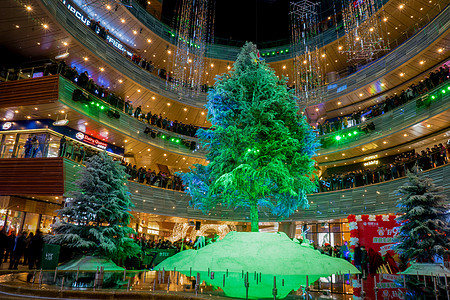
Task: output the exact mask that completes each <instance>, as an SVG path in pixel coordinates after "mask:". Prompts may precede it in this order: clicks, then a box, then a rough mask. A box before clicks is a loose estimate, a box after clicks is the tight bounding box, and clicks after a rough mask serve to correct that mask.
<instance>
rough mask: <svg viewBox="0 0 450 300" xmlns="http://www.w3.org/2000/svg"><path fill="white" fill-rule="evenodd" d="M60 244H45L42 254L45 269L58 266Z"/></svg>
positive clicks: (42, 265) (52, 268) (42, 264)
mask: <svg viewBox="0 0 450 300" xmlns="http://www.w3.org/2000/svg"><path fill="white" fill-rule="evenodd" d="M60 248H61V247H60V246H59V245H52V244H44V247H43V249H42V256H41V268H42V269H43V270H54V269H56V267H57V266H58V260H59V250H60Z"/></svg>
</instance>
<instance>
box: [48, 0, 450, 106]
mask: <svg viewBox="0 0 450 300" xmlns="http://www.w3.org/2000/svg"><path fill="white" fill-rule="evenodd" d="M41 1H42V3H43V4H44V5H45V6H46V8H47V9H48V10H49V12H50V13H51V14H52V15H53V16H55V18H56V20H57V21H58V22H59V23H60V24H61V25H62V26H63V27H64V28H65V29H66V30H67V31H68V32H69V33H70V34H71V35H73V36H74V37H75V38H76V39H77V40H78V41H80V42H81V43H82V44H84V45H85V46H86V47H87V48H88V49H89V50H90V51H92V52H93V53H95V54H96V55H97V56H98V57H99V58H101V59H102V60H104V61H105V62H107V63H108V64H109V65H111V66H113V67H114V68H116V69H117V70H118V71H119V72H121V73H122V74H124V75H125V76H127V77H129V78H130V79H132V80H133V81H135V82H136V83H138V84H140V85H142V86H144V87H146V88H148V89H149V90H150V91H153V92H155V93H157V94H159V95H161V96H164V97H167V98H169V99H173V100H175V101H179V102H181V103H184V104H187V105H191V106H194V107H203V105H204V104H205V103H206V101H207V100H206V95H205V94H200V95H198V96H196V97H195V98H191V97H189V96H186V95H178V94H177V93H175V92H173V91H171V90H170V88H169V87H168V85H167V84H166V82H165V81H162V80H161V79H159V78H158V77H157V76H154V75H151V74H149V73H148V72H147V71H145V70H143V69H141V68H139V67H138V66H136V65H135V64H134V63H132V62H131V61H129V60H126V59H123V57H122V55H121V54H120V53H118V52H117V51H116V50H115V49H114V48H113V47H112V46H110V45H108V44H106V43H105V42H103V41H102V40H101V39H100V38H99V37H98V36H97V35H96V34H95V33H93V32H92V31H90V30H86V28H85V26H84V24H82V23H81V22H79V21H78V20H76V18H75V17H74V16H73V14H71V13H70V12H68V11H67V10H66V9H65V7H64V6H63V5H62V4H61V2H60V1H58V0H41ZM136 7H139V8H141V7H140V6H139V5H137V4H136ZM141 9H142V10H143V8H141ZM141 13H145V15H146V16H147V15H149V14H148V13H147V12H146V11H145V10H143V12H141ZM72 20H73V21H74V22H72ZM158 22H159V21H158ZM152 24H154V25H153V26H154V27H155V26H156V27H158V26H159V25H158V26H157V25H155V24H160V25H161V26H159V27H158V28H160V30H163V29H164V30H166V29H167V28H166V27H167V26H166V25H164V24H162V23H152ZM163 25H164V26H166V27H164V26H163ZM449 26H450V8H449V5H447V7H446V8H445V9H444V10H443V11H442V12H441V13H440V14H439V15H438V16H436V17H435V18H434V19H433V20H432V21H430V22H429V23H428V25H427V26H425V27H424V28H423V29H421V30H420V31H419V32H418V33H416V34H415V35H414V36H413V37H412V38H410V39H409V40H407V41H406V42H404V43H403V44H401V45H400V46H398V47H397V48H396V49H395V50H393V51H391V52H390V53H389V54H387V55H385V56H383V57H382V58H380V59H378V60H376V61H375V62H373V63H371V64H369V65H367V66H366V67H365V68H364V69H362V70H360V71H358V72H357V73H355V74H352V75H350V76H347V77H345V78H343V79H341V80H339V81H337V82H334V84H335V85H336V88H333V89H328V86H324V87H322V89H324V91H323V92H322V94H323V95H326V96H325V97H324V98H323V99H322V100H321V102H326V101H329V100H331V99H334V98H336V97H339V96H342V95H344V94H346V93H348V92H351V91H353V90H355V89H358V88H361V87H362V86H364V85H366V84H367V83H370V82H372V81H375V80H376V79H378V78H380V77H381V76H383V74H387V73H389V72H391V71H393V70H395V69H396V68H398V67H400V66H401V65H402V64H404V63H406V62H407V61H408V60H410V59H411V58H413V57H414V56H415V55H417V54H419V53H420V52H421V51H423V50H425V49H426V48H427V47H428V46H429V45H430V44H432V43H433V42H434V41H436V40H437V39H438V38H439V37H440V36H441V35H442V34H444V33H445V32H446V31H447V30H448V28H449ZM156 27H155V28H156ZM436 28H438V29H437V30H436ZM150 29H151V27H150ZM155 30H156V29H155ZM415 31H417V28H415ZM415 31H414V32H415ZM167 34H169V33H167ZM100 41H101V43H100ZM220 47H224V49H218V51H220V52H221V53H226V51H228V50H227V49H226V48H230V47H227V46H220ZM338 90H339V93H338V92H337V91H338Z"/></svg>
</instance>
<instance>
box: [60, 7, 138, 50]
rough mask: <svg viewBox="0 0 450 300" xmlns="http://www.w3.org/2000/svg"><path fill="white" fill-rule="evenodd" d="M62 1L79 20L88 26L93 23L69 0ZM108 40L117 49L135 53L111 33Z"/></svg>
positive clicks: (107, 37)
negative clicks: (68, 1) (68, 0)
mask: <svg viewBox="0 0 450 300" xmlns="http://www.w3.org/2000/svg"><path fill="white" fill-rule="evenodd" d="M61 2H62V3H63V4H64V5H65V6H66V7H67V9H68V10H70V11H71V12H72V13H73V14H74V15H75V17H76V18H77V19H78V20H80V21H81V22H83V24H85V25H86V26H89V25H90V24H91V20H90V19H89V18H88V17H86V16H85V15H83V14H82V13H81V12H80V11H79V10H77V9H76V8H75V7H73V6H72V5H71V4H69V3H67V1H66V0H61ZM98 33H99V32H98V31H97V34H98ZM106 40H107V41H108V42H109V43H111V44H112V45H113V46H114V47H116V48H117V49H119V50H120V51H122V52H123V51H126V52H127V54H128V55H129V56H132V55H133V54H132V53H131V52H129V51H128V50H127V49H126V48H125V46H124V45H123V44H122V43H121V42H120V41H119V40H118V39H116V38H114V37H112V36H110V35H107V36H106Z"/></svg>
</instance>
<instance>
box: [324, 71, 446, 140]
mask: <svg viewBox="0 0 450 300" xmlns="http://www.w3.org/2000/svg"><path fill="white" fill-rule="evenodd" d="M442 80H444V81H443V82H441V83H439V84H438V85H436V86H434V84H432V83H431V85H430V87H431V88H432V89H431V90H430V91H428V87H424V91H425V92H423V93H420V94H418V95H416V96H415V97H414V96H407V95H406V92H405V93H404V94H400V95H399V96H397V97H396V98H395V100H394V99H393V101H389V103H387V101H383V102H382V103H380V104H377V105H374V106H372V107H370V108H368V109H366V110H364V111H358V114H357V115H356V116H354V115H347V116H341V117H339V119H340V120H335V121H330V122H327V121H328V120H326V121H325V123H324V125H321V127H319V128H318V129H317V133H318V136H319V137H320V138H322V139H323V140H322V141H325V139H327V138H329V137H330V136H332V138H336V136H337V135H344V134H345V133H346V132H348V130H350V131H351V130H352V129H353V130H355V129H357V130H360V129H361V128H362V127H367V126H368V124H370V123H374V122H375V123H378V122H377V120H378V119H379V118H381V117H383V115H384V114H386V113H388V112H391V111H393V110H397V109H398V108H402V107H405V106H406V104H408V103H410V102H416V107H417V108H419V107H423V106H425V107H426V106H428V104H431V102H435V101H432V100H436V101H438V100H440V99H441V98H442V96H441V95H439V93H440V92H441V91H442V90H444V91H446V90H448V87H449V86H450V85H449V83H450V81H449V80H450V78H448V76H445V77H444V78H442ZM448 91H449V92H450V90H448ZM442 95H445V94H442ZM381 96H383V95H379V96H377V97H381ZM433 97H434V98H433ZM427 100H429V101H427ZM391 102H392V103H391ZM428 102H429V103H428ZM397 111H398V110H397ZM344 118H346V122H347V125H345V122H344ZM327 123H328V124H327ZM360 131H361V130H360ZM323 144H325V142H324V143H322V145H323Z"/></svg>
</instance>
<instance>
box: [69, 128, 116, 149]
mask: <svg viewBox="0 0 450 300" xmlns="http://www.w3.org/2000/svg"><path fill="white" fill-rule="evenodd" d="M75 137H76V138H77V139H78V140H80V141H82V142H85V143H87V144H89V145H93V146H95V147H97V148H100V149H103V150H106V147H107V146H108V145H107V144H106V143H104V142H102V141H100V140H98V139H96V138H93V137H90V136H88V135H86V134H84V133H82V132H77V134H76V135H75Z"/></svg>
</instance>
